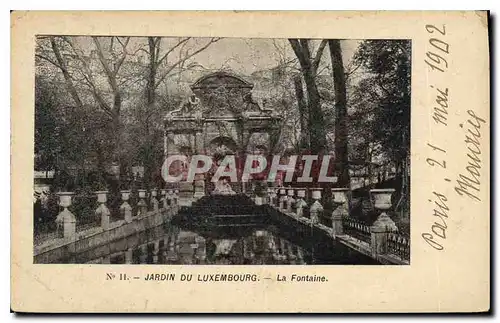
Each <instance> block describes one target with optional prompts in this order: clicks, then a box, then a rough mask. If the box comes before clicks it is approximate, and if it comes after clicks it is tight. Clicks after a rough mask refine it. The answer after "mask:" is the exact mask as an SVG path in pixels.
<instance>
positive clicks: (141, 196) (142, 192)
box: [137, 190, 146, 199]
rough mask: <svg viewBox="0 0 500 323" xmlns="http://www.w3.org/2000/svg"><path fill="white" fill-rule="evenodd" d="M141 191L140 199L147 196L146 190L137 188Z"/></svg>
mask: <svg viewBox="0 0 500 323" xmlns="http://www.w3.org/2000/svg"><path fill="white" fill-rule="evenodd" d="M137 192H139V198H140V199H145V198H146V190H137Z"/></svg>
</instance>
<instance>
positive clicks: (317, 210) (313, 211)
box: [309, 187, 324, 223]
mask: <svg viewBox="0 0 500 323" xmlns="http://www.w3.org/2000/svg"><path fill="white" fill-rule="evenodd" d="M322 190H323V189H322V188H319V187H314V188H311V191H312V193H311V197H312V199H313V200H314V202H313V204H312V205H311V208H310V209H309V214H310V216H311V221H312V223H318V222H319V221H320V218H321V216H322V214H323V210H324V209H323V205H321V202H320V200H321V191H322Z"/></svg>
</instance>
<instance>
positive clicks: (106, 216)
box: [95, 191, 111, 230]
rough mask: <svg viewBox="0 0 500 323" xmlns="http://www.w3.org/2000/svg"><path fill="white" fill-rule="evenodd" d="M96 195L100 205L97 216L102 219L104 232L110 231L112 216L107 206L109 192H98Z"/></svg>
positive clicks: (96, 211) (96, 212)
mask: <svg viewBox="0 0 500 323" xmlns="http://www.w3.org/2000/svg"><path fill="white" fill-rule="evenodd" d="M95 194H97V203H99V206H98V207H97V209H96V210H95V214H96V216H100V217H101V228H102V229H103V230H108V229H109V222H110V214H111V212H109V209H108V207H107V206H106V201H107V200H108V197H107V194H108V191H97V192H95Z"/></svg>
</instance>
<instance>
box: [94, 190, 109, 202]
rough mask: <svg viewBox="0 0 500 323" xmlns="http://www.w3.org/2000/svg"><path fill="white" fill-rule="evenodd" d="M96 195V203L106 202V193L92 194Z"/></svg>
mask: <svg viewBox="0 0 500 323" xmlns="http://www.w3.org/2000/svg"><path fill="white" fill-rule="evenodd" d="M94 194H96V195H97V202H98V203H100V204H104V203H106V202H107V201H108V191H97V192H94Z"/></svg>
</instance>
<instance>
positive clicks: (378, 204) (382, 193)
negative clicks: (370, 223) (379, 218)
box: [370, 188, 396, 211]
mask: <svg viewBox="0 0 500 323" xmlns="http://www.w3.org/2000/svg"><path fill="white" fill-rule="evenodd" d="M395 191H396V190H395V189H394V188H380V189H373V190H370V199H371V201H372V203H373V206H374V207H375V209H377V210H382V211H387V210H389V209H390V208H391V206H392V194H393V193H394V192H395Z"/></svg>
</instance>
